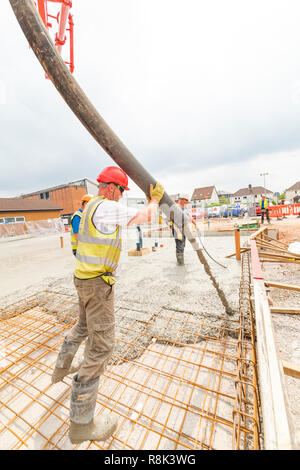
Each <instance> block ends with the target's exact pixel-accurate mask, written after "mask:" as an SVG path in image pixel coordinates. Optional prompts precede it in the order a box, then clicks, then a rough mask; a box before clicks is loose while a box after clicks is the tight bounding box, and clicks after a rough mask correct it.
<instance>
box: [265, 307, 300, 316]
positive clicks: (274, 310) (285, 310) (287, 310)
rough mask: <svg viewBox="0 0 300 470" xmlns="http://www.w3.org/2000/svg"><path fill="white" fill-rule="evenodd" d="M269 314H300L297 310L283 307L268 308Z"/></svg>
mask: <svg viewBox="0 0 300 470" xmlns="http://www.w3.org/2000/svg"><path fill="white" fill-rule="evenodd" d="M270 311H271V313H288V314H290V315H297V314H299V313H300V309H299V308H291V307H288V308H283V307H271V308H270Z"/></svg>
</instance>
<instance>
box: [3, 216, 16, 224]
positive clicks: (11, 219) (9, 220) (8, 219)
mask: <svg viewBox="0 0 300 470" xmlns="http://www.w3.org/2000/svg"><path fill="white" fill-rule="evenodd" d="M15 220H16V219H15V218H14V217H5V219H4V223H5V224H13V223H14V222H15Z"/></svg>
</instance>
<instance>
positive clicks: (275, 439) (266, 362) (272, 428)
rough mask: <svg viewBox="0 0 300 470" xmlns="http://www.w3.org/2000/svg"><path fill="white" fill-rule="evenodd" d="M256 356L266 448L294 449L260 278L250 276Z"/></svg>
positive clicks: (283, 384)
mask: <svg viewBox="0 0 300 470" xmlns="http://www.w3.org/2000/svg"><path fill="white" fill-rule="evenodd" d="M253 290H254V302H255V318H256V333H257V359H258V374H259V379H260V395H261V407H262V415H263V427H264V448H265V449H266V450H280V449H284V450H288V449H290V450H291V449H293V448H294V442H293V437H292V432H291V418H290V416H289V415H288V407H287V403H288V398H287V395H286V390H285V383H284V375H283V369H282V365H281V363H280V362H279V359H278V355H277V349H276V344H275V335H274V331H273V326H272V316H271V313H270V307H269V305H268V300H267V295H266V291H265V286H264V281H263V280H262V279H253Z"/></svg>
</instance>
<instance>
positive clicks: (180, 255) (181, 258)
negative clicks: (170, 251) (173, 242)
mask: <svg viewBox="0 0 300 470" xmlns="http://www.w3.org/2000/svg"><path fill="white" fill-rule="evenodd" d="M176 258H177V264H178V266H183V265H184V255H183V253H176Z"/></svg>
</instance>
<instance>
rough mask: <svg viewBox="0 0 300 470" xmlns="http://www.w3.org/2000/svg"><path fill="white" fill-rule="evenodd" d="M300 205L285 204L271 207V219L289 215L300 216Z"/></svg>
mask: <svg viewBox="0 0 300 470" xmlns="http://www.w3.org/2000/svg"><path fill="white" fill-rule="evenodd" d="M299 214H300V204H289V205H288V204H285V205H280V206H270V207H269V215H270V217H284V216H285V217H286V216H288V215H299Z"/></svg>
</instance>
